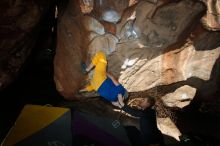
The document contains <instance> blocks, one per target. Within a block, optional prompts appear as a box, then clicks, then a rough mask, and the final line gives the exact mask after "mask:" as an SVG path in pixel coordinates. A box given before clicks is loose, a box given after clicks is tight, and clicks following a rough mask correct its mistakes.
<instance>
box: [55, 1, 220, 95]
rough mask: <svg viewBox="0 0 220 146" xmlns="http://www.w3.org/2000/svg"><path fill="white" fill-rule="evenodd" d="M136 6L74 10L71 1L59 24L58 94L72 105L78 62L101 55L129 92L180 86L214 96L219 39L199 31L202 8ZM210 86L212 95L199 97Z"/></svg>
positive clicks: (94, 4)
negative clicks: (97, 53)
mask: <svg viewBox="0 0 220 146" xmlns="http://www.w3.org/2000/svg"><path fill="white" fill-rule="evenodd" d="M102 2H103V3H102ZM130 2H131V1H130ZM136 2H137V1H135V2H133V4H130V3H129V1H125V0H124V1H120V3H119V1H118V2H117V3H118V5H116V2H115V1H114V2H113V3H112V1H105V2H104V1H101V0H99V1H98V0H90V1H79V4H81V5H80V7H76V5H74V4H73V1H70V3H69V4H68V7H67V9H66V11H65V13H64V15H63V17H62V19H61V20H60V23H59V24H58V40H57V53H56V56H55V61H54V64H55V75H54V78H55V82H56V85H57V89H58V91H60V93H61V94H62V95H64V97H66V98H67V99H74V94H75V93H76V92H77V90H78V89H79V88H80V87H82V86H83V85H82V84H81V83H83V82H84V78H85V77H84V75H82V73H81V70H80V60H84V61H86V62H87V63H88V62H90V59H91V56H93V55H94V54H95V53H96V52H97V51H100V50H102V51H104V52H105V53H106V55H107V58H108V71H109V72H111V73H113V74H114V75H115V76H116V77H118V78H119V81H120V82H121V83H122V84H123V85H124V86H125V88H126V89H127V90H128V91H129V92H139V91H146V90H148V89H151V88H154V87H158V86H161V85H170V84H173V83H177V84H178V83H179V82H185V84H186V85H189V86H192V87H195V88H196V89H197V92H201V93H202V96H204V97H205V96H209V95H211V94H213V93H214V92H216V91H217V90H218V86H216V85H217V80H218V77H216V73H214V72H216V71H217V70H218V69H217V68H218V67H219V65H218V58H219V54H220V47H219V46H220V43H219V42H220V33H219V32H208V31H206V30H205V29H203V28H202V26H201V25H200V19H201V18H202V16H203V15H204V14H205V5H204V4H202V2H193V1H190V0H182V1H179V2H170V1H165V0H161V1H147V0H146V1H139V2H138V3H136ZM100 3H101V4H100ZM135 3H136V4H135ZM74 6H75V7H74ZM85 7H89V8H90V9H89V10H90V11H85ZM82 8H83V9H82ZM110 8H111V12H110V11H108V10H109V9H110ZM72 11H74V12H72ZM113 11H114V12H113ZM71 13H73V16H71ZM83 13H84V14H83ZM85 13H86V15H85ZM192 80H195V82H192ZM209 86H212V87H213V88H212V90H209V92H204V91H203V89H207V88H208V87H209ZM215 86H216V87H215ZM178 88H179V87H178Z"/></svg>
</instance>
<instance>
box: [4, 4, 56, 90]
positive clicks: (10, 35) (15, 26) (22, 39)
mask: <svg viewBox="0 0 220 146" xmlns="http://www.w3.org/2000/svg"><path fill="white" fill-rule="evenodd" d="M54 8H55V6H54V3H53V1H52V0H49V1H43V0H39V1H35V0H29V1H24V0H18V1H13V0H2V1H1V2H0V11H1V22H0V37H1V38H0V56H1V57H0V89H3V88H5V87H6V86H8V85H9V84H10V83H11V82H12V81H13V80H14V79H15V78H16V76H17V75H18V73H19V71H20V68H21V67H22V65H23V64H24V63H25V61H26V59H27V57H28V56H29V54H30V52H31V51H32V49H33V48H34V47H35V46H36V42H37V40H38V38H39V35H40V34H41V33H42V32H44V34H45V33H46V32H45V31H47V29H48V28H49V27H50V24H51V22H50V21H53V20H52V19H51V16H52V17H53V16H54ZM46 20H47V21H46Z"/></svg>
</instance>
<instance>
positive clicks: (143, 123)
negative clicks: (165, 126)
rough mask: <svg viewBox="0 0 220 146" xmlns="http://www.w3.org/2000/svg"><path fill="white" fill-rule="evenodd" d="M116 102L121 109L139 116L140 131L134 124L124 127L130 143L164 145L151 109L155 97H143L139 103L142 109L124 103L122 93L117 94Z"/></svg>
mask: <svg viewBox="0 0 220 146" xmlns="http://www.w3.org/2000/svg"><path fill="white" fill-rule="evenodd" d="M118 102H119V105H118V107H119V108H121V109H122V110H123V111H125V112H126V113H129V114H130V115H132V116H134V117H139V118H140V119H139V124H140V131H139V130H138V129H137V128H136V127H134V126H126V127H125V129H126V132H127V134H128V137H129V139H130V140H131V143H133V144H132V145H139V146H149V145H151V144H156V145H158V146H164V140H163V135H162V133H161V131H160V130H159V129H158V128H157V122H156V112H155V110H154V109H153V106H154V104H155V99H154V98H153V97H150V96H149V97H147V98H143V101H142V102H141V103H140V104H139V107H140V108H141V109H142V110H139V109H134V108H131V107H129V106H128V105H126V104H125V103H124V98H123V96H122V95H119V96H118ZM135 129H136V130H135Z"/></svg>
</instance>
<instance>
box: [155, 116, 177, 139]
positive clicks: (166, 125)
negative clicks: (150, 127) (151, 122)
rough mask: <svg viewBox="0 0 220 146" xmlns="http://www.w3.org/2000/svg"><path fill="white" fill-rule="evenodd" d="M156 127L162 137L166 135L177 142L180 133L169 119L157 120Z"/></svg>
mask: <svg viewBox="0 0 220 146" xmlns="http://www.w3.org/2000/svg"><path fill="white" fill-rule="evenodd" d="M157 126H158V128H159V129H160V131H161V132H162V133H163V134H164V135H168V136H170V137H173V138H175V139H176V140H178V141H179V136H180V135H181V133H180V131H179V129H178V128H177V126H176V125H175V124H174V123H173V121H172V120H171V119H170V118H157ZM165 143H166V142H165Z"/></svg>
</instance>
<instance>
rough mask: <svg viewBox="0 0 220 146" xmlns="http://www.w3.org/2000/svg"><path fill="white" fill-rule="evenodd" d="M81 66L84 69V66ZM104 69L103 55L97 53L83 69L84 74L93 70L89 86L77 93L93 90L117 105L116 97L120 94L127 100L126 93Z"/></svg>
mask: <svg viewBox="0 0 220 146" xmlns="http://www.w3.org/2000/svg"><path fill="white" fill-rule="evenodd" d="M83 66H84V67H85V64H84V65H83ZM106 67H107V60H106V56H105V54H104V53H103V52H102V51H99V52H97V53H96V54H95V55H94V57H93V58H92V61H91V64H90V65H89V66H88V67H85V71H86V72H89V71H90V70H92V69H93V68H94V73H93V77H92V79H91V81H90V84H89V85H87V86H86V87H85V88H83V89H81V90H79V92H86V91H92V90H95V91H97V92H98V93H99V95H100V96H101V97H103V98H104V99H106V100H108V101H110V102H112V104H116V105H117V104H118V102H117V100H118V95H119V94H121V95H123V97H124V98H127V97H128V92H127V91H126V89H125V88H124V87H123V86H122V85H121V84H120V83H119V82H118V81H117V80H116V79H115V78H114V76H112V75H111V74H110V73H107V72H106Z"/></svg>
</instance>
